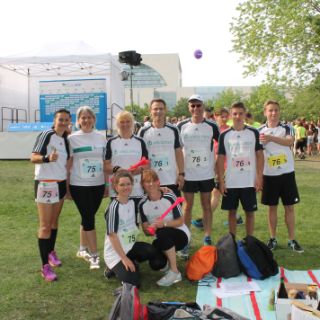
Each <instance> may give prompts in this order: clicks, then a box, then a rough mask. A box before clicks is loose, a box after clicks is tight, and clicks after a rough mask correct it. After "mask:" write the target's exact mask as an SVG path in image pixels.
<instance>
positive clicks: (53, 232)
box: [50, 229, 58, 252]
mask: <svg viewBox="0 0 320 320" xmlns="http://www.w3.org/2000/svg"><path fill="white" fill-rule="evenodd" d="M57 233H58V229H51V236H50V252H51V251H53V250H54V246H55V244H56V239H57Z"/></svg>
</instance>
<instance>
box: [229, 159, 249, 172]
mask: <svg viewBox="0 0 320 320" xmlns="http://www.w3.org/2000/svg"><path fill="white" fill-rule="evenodd" d="M231 169H232V171H234V172H235V171H240V172H241V171H251V170H252V164H251V162H250V160H249V158H248V157H235V158H232V161H231Z"/></svg>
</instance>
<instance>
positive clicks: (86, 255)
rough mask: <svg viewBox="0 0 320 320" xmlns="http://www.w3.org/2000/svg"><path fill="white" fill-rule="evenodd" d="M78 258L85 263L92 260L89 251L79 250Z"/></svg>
mask: <svg viewBox="0 0 320 320" xmlns="http://www.w3.org/2000/svg"><path fill="white" fill-rule="evenodd" d="M77 257H78V258H80V259H83V260H85V261H89V260H90V258H91V255H90V253H89V252H88V250H87V249H84V250H79V251H78V252H77Z"/></svg>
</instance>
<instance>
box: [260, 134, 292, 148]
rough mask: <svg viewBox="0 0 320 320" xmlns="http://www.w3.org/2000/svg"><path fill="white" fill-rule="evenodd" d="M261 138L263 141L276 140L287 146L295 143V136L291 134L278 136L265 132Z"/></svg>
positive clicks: (275, 141)
mask: <svg viewBox="0 0 320 320" xmlns="http://www.w3.org/2000/svg"><path fill="white" fill-rule="evenodd" d="M260 140H261V142H262V143H268V142H274V143H277V144H280V145H282V146H287V147H292V146H293V143H294V137H293V136H290V135H288V136H285V137H276V136H273V135H270V134H264V135H262V136H260Z"/></svg>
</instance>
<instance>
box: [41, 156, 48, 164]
mask: <svg viewBox="0 0 320 320" xmlns="http://www.w3.org/2000/svg"><path fill="white" fill-rule="evenodd" d="M42 162H43V163H48V162H50V159H49V157H48V156H42Z"/></svg>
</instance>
